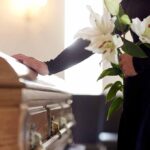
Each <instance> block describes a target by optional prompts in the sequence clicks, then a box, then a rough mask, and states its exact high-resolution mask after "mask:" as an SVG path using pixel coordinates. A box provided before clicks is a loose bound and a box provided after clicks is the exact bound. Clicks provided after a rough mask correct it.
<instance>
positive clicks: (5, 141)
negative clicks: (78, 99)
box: [0, 52, 74, 150]
mask: <svg viewBox="0 0 150 150" xmlns="http://www.w3.org/2000/svg"><path fill="white" fill-rule="evenodd" d="M71 98H72V97H71V94H69V90H68V89H67V87H66V86H65V83H64V81H63V80H62V79H59V78H58V77H56V76H40V75H38V76H37V74H36V73H35V72H34V71H33V70H31V69H30V68H28V67H26V66H25V65H23V64H21V63H19V62H18V61H17V60H15V59H14V58H12V57H10V56H8V55H6V54H4V53H2V52H0V150H37V149H38V150H40V149H41V150H43V149H45V150H48V149H51V150H58V149H59V150H61V149H63V147H64V146H65V145H66V144H67V142H69V141H70V140H71V131H70V129H71V128H72V126H73V125H74V118H73V115H72V110H71V103H72V100H71Z"/></svg>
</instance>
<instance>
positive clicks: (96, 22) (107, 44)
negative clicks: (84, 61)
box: [75, 7, 123, 63]
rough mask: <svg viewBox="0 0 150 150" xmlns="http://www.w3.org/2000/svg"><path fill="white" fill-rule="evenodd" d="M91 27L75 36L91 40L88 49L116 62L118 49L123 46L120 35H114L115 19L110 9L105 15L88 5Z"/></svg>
mask: <svg viewBox="0 0 150 150" xmlns="http://www.w3.org/2000/svg"><path fill="white" fill-rule="evenodd" d="M88 8H89V10H90V12H91V15H90V23H91V27H87V28H84V29H82V30H80V31H79V32H78V33H77V34H76V36H75V37H77V38H82V39H84V40H89V41H90V44H89V46H88V47H86V49H87V50H89V51H92V52H94V53H101V54H103V55H104V58H105V59H106V60H108V61H110V62H113V63H116V60H117V59H116V49H117V48H118V47H121V46H122V44H123V43H122V40H121V38H120V37H117V36H113V35H112V32H113V30H114V27H115V25H114V21H113V20H112V19H111V16H110V14H109V12H108V11H106V10H105V11H104V14H103V16H100V15H99V14H97V13H95V12H94V11H93V10H92V9H91V7H88Z"/></svg>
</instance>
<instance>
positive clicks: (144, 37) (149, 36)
mask: <svg viewBox="0 0 150 150" xmlns="http://www.w3.org/2000/svg"><path fill="white" fill-rule="evenodd" d="M131 29H132V31H133V32H135V33H136V34H137V35H138V36H139V39H140V41H141V42H143V43H149V44H150V16H148V17H146V18H145V19H144V20H143V21H141V20H140V19H139V18H135V19H133V20H132V24H131Z"/></svg>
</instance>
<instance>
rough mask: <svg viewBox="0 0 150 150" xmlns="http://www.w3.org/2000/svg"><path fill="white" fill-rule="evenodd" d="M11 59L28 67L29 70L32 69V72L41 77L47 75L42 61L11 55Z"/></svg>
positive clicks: (46, 68)
mask: <svg viewBox="0 0 150 150" xmlns="http://www.w3.org/2000/svg"><path fill="white" fill-rule="evenodd" d="M12 57H14V58H15V59H17V60H18V61H20V62H21V63H23V64H25V65H26V66H28V67H30V68H31V69H33V70H34V71H36V72H37V73H39V74H41V75H48V74H49V71H48V67H47V65H46V64H45V63H44V62H42V61H39V60H37V59H35V58H33V57H29V56H26V55H24V54H16V55H13V56H12Z"/></svg>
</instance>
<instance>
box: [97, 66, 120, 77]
mask: <svg viewBox="0 0 150 150" xmlns="http://www.w3.org/2000/svg"><path fill="white" fill-rule="evenodd" d="M121 73H122V72H121V71H120V69H118V68H108V69H106V70H104V71H103V72H102V73H101V74H100V76H99V77H98V79H97V80H100V79H102V78H104V77H106V76H116V75H120V74H121Z"/></svg>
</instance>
